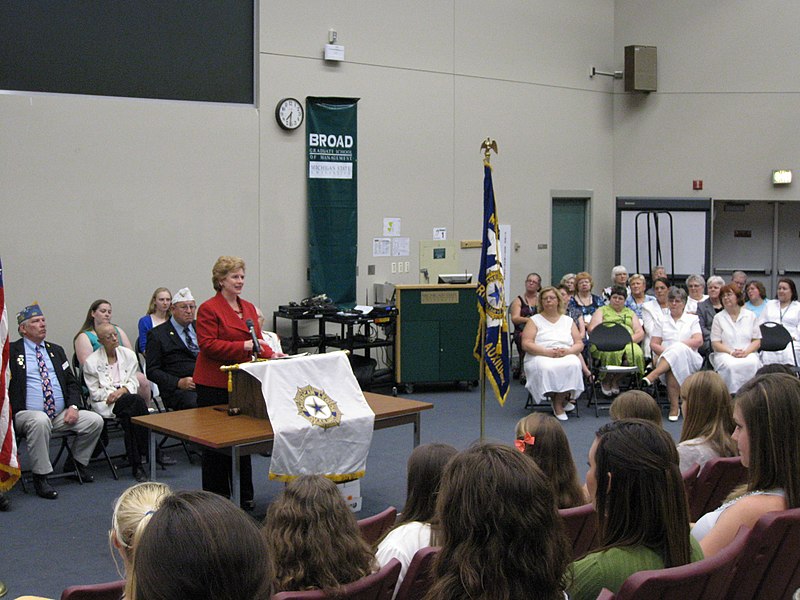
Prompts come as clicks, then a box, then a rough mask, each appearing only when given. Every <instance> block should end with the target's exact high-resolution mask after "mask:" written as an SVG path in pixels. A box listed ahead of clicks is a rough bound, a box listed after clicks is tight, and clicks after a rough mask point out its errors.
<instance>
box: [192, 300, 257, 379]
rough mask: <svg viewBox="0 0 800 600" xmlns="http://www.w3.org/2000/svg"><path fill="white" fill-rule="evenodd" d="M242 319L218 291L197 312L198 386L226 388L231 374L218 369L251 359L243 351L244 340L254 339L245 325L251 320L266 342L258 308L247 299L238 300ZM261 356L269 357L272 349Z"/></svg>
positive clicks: (196, 369)
mask: <svg viewBox="0 0 800 600" xmlns="http://www.w3.org/2000/svg"><path fill="white" fill-rule="evenodd" d="M239 305H240V306H241V308H242V318H239V316H238V315H237V314H236V313H235V312H233V309H232V308H231V307H230V306H229V305H228V301H227V300H225V298H224V297H223V296H222V293H220V292H217V295H216V296H214V297H213V298H209V299H208V300H206V301H205V302H203V303H202V304H201V305H200V308H199V309H198V310H197V345H198V346H200V354H198V355H197V364H196V365H195V369H194V382H195V384H200V385H206V386H209V387H215V388H227V386H228V375H227V373H223V372H222V371H220V370H219V368H220V367H221V366H222V365H231V364H236V363H240V362H245V361H248V360H250V353H249V352H247V351H246V350H245V349H244V343H245V341H247V340H249V339H251V337H250V330H249V329H248V328H247V325H246V324H245V323H246V322H247V319H251V320H252V321H253V323H254V324H256V328H255V329H256V335H257V336H258V337H259V339H263V338H262V336H261V331H260V329H259V327H258V325H257V324H258V313H256V307H255V306H253V305H252V304H250V303H249V302H248V301H247V300H242V299H241V298H239ZM260 356H261V357H263V358H269V357H270V356H272V350H270V348H269V347H265V348H263V349H262V350H261V355H260Z"/></svg>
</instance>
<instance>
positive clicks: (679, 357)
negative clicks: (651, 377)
mask: <svg viewBox="0 0 800 600" xmlns="http://www.w3.org/2000/svg"><path fill="white" fill-rule="evenodd" d="M658 360H659V361H662V360H666V361H667V362H668V363H669V366H670V369H671V370H672V374H673V375H674V376H675V379H677V381H678V383H679V384H681V385H683V382H684V381H685V380H686V378H687V377H688V376H689V375H691V374H692V373H696V372H697V371H699V370H700V367H702V366H703V357H701V356H700V354H699V353H698V352H695V351H694V350H692V349H691V348H689V346H687V345H686V344H684V343H682V342H676V343H674V344H672V345H671V346H669V347H668V348H666V349H665V350H664V352H663V354H661V356H660V357H659V358H658ZM656 364H658V363H656Z"/></svg>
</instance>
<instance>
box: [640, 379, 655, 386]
mask: <svg viewBox="0 0 800 600" xmlns="http://www.w3.org/2000/svg"><path fill="white" fill-rule="evenodd" d="M642 383H643V384H644V385H645V387H650V386H651V385H653V384H652V383H651V382H650V380H649V379H648V378H647V377H642Z"/></svg>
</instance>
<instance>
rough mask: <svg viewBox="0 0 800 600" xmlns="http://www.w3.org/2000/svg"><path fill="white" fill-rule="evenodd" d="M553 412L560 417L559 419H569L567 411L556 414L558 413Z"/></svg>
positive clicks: (557, 417)
mask: <svg viewBox="0 0 800 600" xmlns="http://www.w3.org/2000/svg"><path fill="white" fill-rule="evenodd" d="M553 414H554V415H555V417H556V419H558V420H559V421H566V420H568V419H569V417H568V416H567V413H565V412H563V413H561V414H560V415H556V413H553Z"/></svg>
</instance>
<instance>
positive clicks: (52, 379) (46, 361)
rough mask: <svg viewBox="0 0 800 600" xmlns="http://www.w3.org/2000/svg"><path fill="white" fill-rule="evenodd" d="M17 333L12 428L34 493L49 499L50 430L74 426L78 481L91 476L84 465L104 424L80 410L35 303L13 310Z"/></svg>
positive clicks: (60, 352)
mask: <svg viewBox="0 0 800 600" xmlns="http://www.w3.org/2000/svg"><path fill="white" fill-rule="evenodd" d="M17 328H18V331H19V333H20V335H21V336H22V339H19V340H17V341H16V342H13V343H12V344H11V345H10V354H9V364H10V367H11V380H10V382H9V386H8V395H9V398H10V399H11V410H12V413H13V415H14V427H15V428H16V430H17V433H20V434H23V435H24V436H25V441H26V442H27V447H28V456H29V457H30V462H31V470H32V471H33V485H34V487H35V488H36V493H37V494H38V495H39V496H40V497H42V498H47V499H49V500H54V499H55V498H57V497H58V492H56V490H54V489H53V487H52V486H51V485H50V483H49V482H48V481H47V476H48V475H49V474H50V473H52V472H53V466H52V465H51V464H50V434H51V433H52V432H54V431H56V432H57V431H74V432H75V433H76V434H77V436H78V437H77V438H76V440H75V442H74V444H73V445H72V454H73V456H74V457H75V468H76V469H77V471H78V473H79V474H80V476H81V479H82V480H83V481H94V477H93V476H92V474H91V473H90V472H89V471H88V469H87V468H86V465H87V464H89V459H90V458H91V456H92V450H93V449H94V447H95V444H97V440H98V439H99V438H100V433H101V432H102V430H103V418H102V417H101V416H100V415H98V414H96V413H94V412H92V411H89V410H80V408H79V407H80V405H81V403H82V402H81V392H80V388H79V387H78V382H77V380H76V379H75V376H74V375H73V374H72V370H71V369H70V368H69V362H68V361H67V355H66V353H65V352H64V349H63V348H62V347H61V346H57V345H56V344H51V343H50V342H46V341H45V337H46V336H47V322H46V321H45V318H44V314H43V313H42V309H41V308H39V305H38V304H32V305H31V306H26V307H25V308H24V309H22V310H21V311H20V312H19V313H17Z"/></svg>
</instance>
